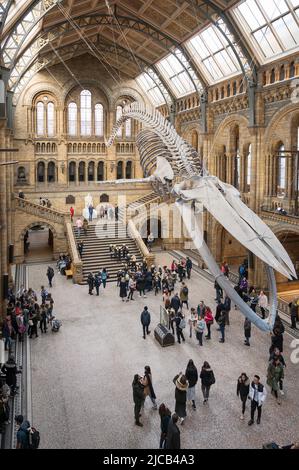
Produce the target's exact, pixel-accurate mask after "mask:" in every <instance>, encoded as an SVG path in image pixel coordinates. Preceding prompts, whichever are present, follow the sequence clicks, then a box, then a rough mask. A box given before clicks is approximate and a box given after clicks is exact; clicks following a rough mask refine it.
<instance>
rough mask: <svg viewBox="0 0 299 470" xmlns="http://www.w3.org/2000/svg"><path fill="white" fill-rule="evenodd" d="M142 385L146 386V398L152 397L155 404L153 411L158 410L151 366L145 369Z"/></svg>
mask: <svg viewBox="0 0 299 470" xmlns="http://www.w3.org/2000/svg"><path fill="white" fill-rule="evenodd" d="M142 384H143V385H144V396H145V398H146V397H150V399H151V402H152V404H153V410H156V409H157V403H156V395H155V392H154V387H153V382H152V372H151V368H150V366H145V367H144V376H143V379H142Z"/></svg>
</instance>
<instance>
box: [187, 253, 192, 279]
mask: <svg viewBox="0 0 299 470" xmlns="http://www.w3.org/2000/svg"><path fill="white" fill-rule="evenodd" d="M191 269H192V261H191V259H190V258H189V257H188V256H187V259H186V270H187V276H188V279H190V277H191Z"/></svg>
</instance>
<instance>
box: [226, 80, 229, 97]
mask: <svg viewBox="0 0 299 470" xmlns="http://www.w3.org/2000/svg"><path fill="white" fill-rule="evenodd" d="M226 96H230V83H228V85H227V87H226Z"/></svg>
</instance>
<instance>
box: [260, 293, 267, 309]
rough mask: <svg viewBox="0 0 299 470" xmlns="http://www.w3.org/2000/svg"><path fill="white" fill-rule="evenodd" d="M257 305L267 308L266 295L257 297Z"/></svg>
mask: <svg viewBox="0 0 299 470" xmlns="http://www.w3.org/2000/svg"><path fill="white" fill-rule="evenodd" d="M258 299H259V300H258V305H259V306H260V307H262V308H267V307H268V297H267V296H266V295H265V294H264V295H259V297H258Z"/></svg>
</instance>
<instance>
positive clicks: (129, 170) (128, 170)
mask: <svg viewBox="0 0 299 470" xmlns="http://www.w3.org/2000/svg"><path fill="white" fill-rule="evenodd" d="M131 178H132V162H127V164H126V179H131Z"/></svg>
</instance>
